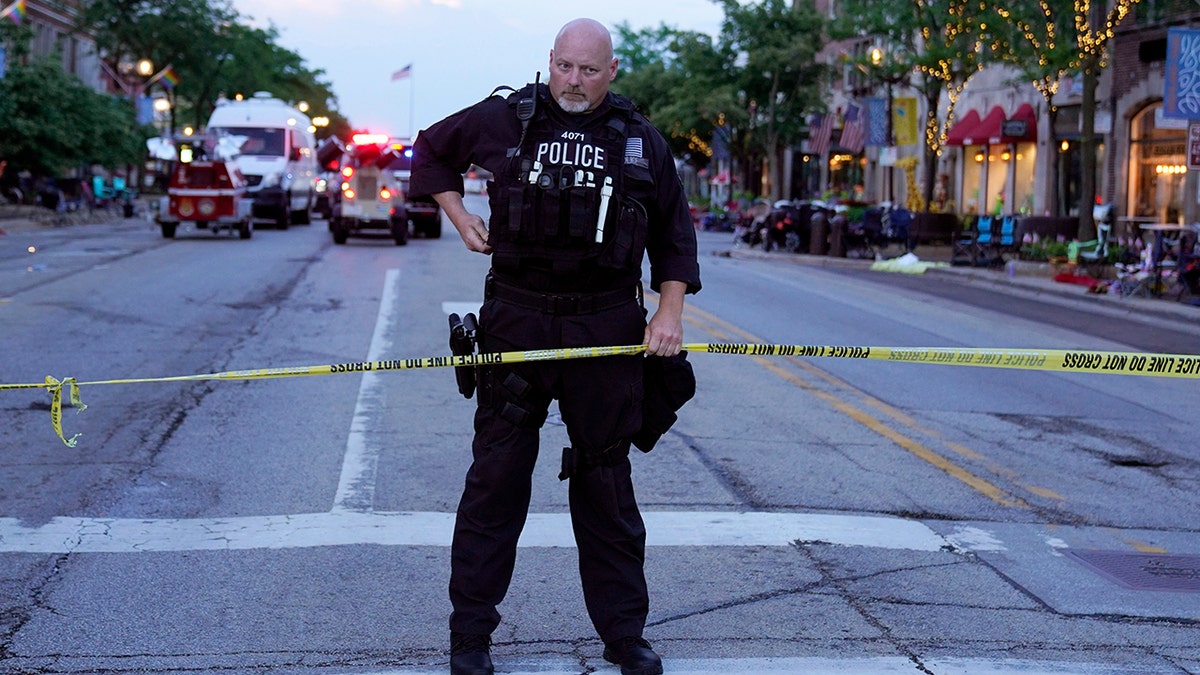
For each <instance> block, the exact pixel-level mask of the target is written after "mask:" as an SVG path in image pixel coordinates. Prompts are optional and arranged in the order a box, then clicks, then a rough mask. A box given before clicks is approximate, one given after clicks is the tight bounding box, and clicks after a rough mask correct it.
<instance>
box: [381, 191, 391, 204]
mask: <svg viewBox="0 0 1200 675" xmlns="http://www.w3.org/2000/svg"><path fill="white" fill-rule="evenodd" d="M379 198H380V199H382V200H384V201H387V200H389V199H391V198H392V191H391V190H389V189H387V188H380V189H379Z"/></svg>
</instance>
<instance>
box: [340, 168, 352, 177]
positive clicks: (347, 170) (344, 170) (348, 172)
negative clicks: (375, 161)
mask: <svg viewBox="0 0 1200 675" xmlns="http://www.w3.org/2000/svg"><path fill="white" fill-rule="evenodd" d="M342 175H343V176H345V177H346V178H350V177H351V176H353V175H354V167H352V166H344V167H342Z"/></svg>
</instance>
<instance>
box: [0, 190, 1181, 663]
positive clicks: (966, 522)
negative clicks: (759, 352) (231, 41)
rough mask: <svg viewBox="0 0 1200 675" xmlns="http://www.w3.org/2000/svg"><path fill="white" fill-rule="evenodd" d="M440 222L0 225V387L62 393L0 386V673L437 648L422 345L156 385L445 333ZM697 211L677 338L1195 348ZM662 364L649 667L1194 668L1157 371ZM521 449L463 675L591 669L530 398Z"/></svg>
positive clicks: (461, 405)
mask: <svg viewBox="0 0 1200 675" xmlns="http://www.w3.org/2000/svg"><path fill="white" fill-rule="evenodd" d="M472 199H473V200H478V199H479V198H477V197H472ZM475 203H476V204H477V205H478V204H479V202H475ZM446 232H447V234H448V235H449V236H447V237H446V238H444V239H440V240H422V239H414V240H412V241H411V242H410V243H409V245H408V246H405V247H396V246H394V245H393V243H392V242H391V241H390V240H387V239H380V240H359V239H354V240H351V242H350V243H349V244H348V245H346V246H335V245H333V244H332V242H331V241H330V238H329V235H328V233H327V232H325V229H324V224H323V223H321V222H317V223H315V224H314V225H313V226H311V227H293V228H291V229H290V230H288V231H284V232H281V231H273V230H268V229H259V230H256V232H255V235H254V238H253V239H251V240H247V241H240V240H238V239H236V238H224V237H222V238H213V237H211V236H210V235H208V234H207V233H199V234H198V235H196V236H188V235H186V234H181V236H180V238H179V239H177V240H174V241H167V240H163V239H161V237H160V236H159V235H158V234H157V230H155V229H154V228H152V227H151V226H150V225H149V224H147V223H143V222H137V221H124V222H119V223H113V224H110V225H104V226H95V227H88V228H71V227H68V228H54V229H50V230H35V231H29V232H19V233H12V234H9V235H6V236H5V237H4V238H0V327H2V328H0V355H3V356H2V357H0V383H39V382H42V381H43V380H44V378H45V377H46V376H47V375H53V376H54V377H56V378H64V377H76V378H78V380H79V381H80V382H84V385H83V386H82V388H81V396H82V398H83V401H84V402H85V403H86V404H88V406H89V407H88V409H87V410H86V411H83V412H81V413H78V414H77V413H76V412H74V411H73V410H71V409H70V408H68V409H67V411H66V413H65V415H64V419H63V425H64V431H65V432H66V434H67V435H68V436H70V435H72V434H75V433H79V434H81V436H80V437H79V439H78V444H77V445H76V446H75V447H74V448H69V447H67V446H65V445H64V444H63V443H62V442H61V441H59V439H58V438H57V437H56V436H55V434H54V431H53V428H52V425H51V420H50V415H49V405H48V397H47V395H46V392H44V391H42V390H37V389H30V390H0V420H2V421H0V449H2V450H0V578H3V579H4V583H3V584H0V670H2V671H4V672H14V673H96V672H110V673H126V672H142V673H183V672H196V671H205V670H212V671H222V672H236V673H243V672H244V673H259V672H270V673H297V674H326V673H427V672H445V671H446V665H445V664H446V659H447V655H446V649H447V637H448V636H447V630H446V617H447V614H448V612H449V607H448V601H447V599H446V594H445V586H446V581H447V575H448V548H447V545H448V541H449V527H450V523H451V519H452V514H453V511H454V509H455V506H456V503H457V498H458V493H459V490H460V488H461V485H462V476H463V473H464V471H465V469H466V466H467V462H468V461H469V443H470V430H471V412H472V402H468V401H465V400H463V399H462V398H461V397H460V396H459V395H458V394H457V392H456V391H455V390H454V386H453V376H452V374H451V373H450V372H449V371H446V370H418V371H402V372H380V371H373V372H365V373H363V372H354V373H346V374H338V375H323V376H310V377H287V378H270V379H265V378H264V379H251V380H246V381H218V380H183V381H176V380H171V381H164V380H161V379H160V378H167V377H171V376H185V375H196V374H205V373H217V372H225V371H232V370H238V371H240V370H250V369H265V368H280V367H300V366H309V365H321V364H341V363H355V362H361V361H373V360H380V359H406V358H419V357H425V356H431V355H442V354H445V353H446V351H447V350H446V335H445V333H444V331H445V325H446V324H445V316H446V314H447V312H449V311H459V312H462V311H466V310H469V309H470V308H472V307H473V306H477V305H478V303H479V299H480V295H481V279H482V276H483V273H484V271H485V270H486V264H487V261H486V259H485V258H484V257H482V256H478V255H475V254H470V253H468V252H466V251H465V250H464V249H463V247H462V245H461V242H458V241H457V239H456V238H454V237H453V230H452V229H450V228H446ZM700 238H701V247H702V254H703V255H702V274H703V276H704V283H705V288H704V290H703V291H702V292H701V293H700V294H699V295H697V296H695V297H694V298H690V299H689V305H688V309H687V312H686V315H685V319H686V328H685V330H686V335H685V340H686V341H688V342H706V343H707V342H768V343H783V344H826V345H891V346H938V347H989V348H991V347H994V348H1016V347H1026V348H1038V349H1043V348H1055V349H1061V348H1070V349H1080V350H1118V351H1126V350H1145V351H1159V350H1162V351H1169V352H1172V353H1198V351H1200V350H1196V349H1194V348H1193V349H1188V347H1189V346H1191V345H1194V344H1195V334H1194V333H1191V332H1190V330H1189V329H1188V328H1187V325H1186V324H1183V325H1181V326H1179V327H1164V326H1163V324H1161V322H1160V323H1159V324H1156V325H1154V326H1150V327H1146V326H1144V325H1143V326H1142V327H1140V328H1135V327H1132V326H1112V325H1108V326H1106V325H1105V324H1106V323H1109V324H1111V321H1112V316H1111V315H1109V314H1105V313H1100V312H1089V310H1088V307H1089V306H1088V305H1087V304H1086V303H1081V306H1079V307H1067V306H1065V305H1064V304H1063V303H1062V302H1059V301H1057V300H1056V301H1053V302H1051V301H1050V299H1049V298H1039V297H1037V296H1036V295H1029V294H1026V295H1025V296H1024V297H1022V296H1019V295H1009V294H996V293H994V292H992V293H989V292H983V293H981V292H980V287H979V286H978V285H977V284H973V283H971V282H970V281H969V280H964V279H958V280H956V279H954V278H937V279H935V278H933V277H932V276H931V275H925V276H923V277H911V278H910V277H907V276H901V275H883V274H879V273H870V272H867V271H865V270H861V269H851V268H843V267H838V268H827V267H818V266H813V265H806V264H797V262H796V261H795V260H788V259H786V258H783V257H772V258H768V259H764V260H758V259H742V258H736V257H725V256H721V255H713V253H714V252H723V251H725V250H726V249H727V248H728V236H726V235H723V234H716V233H700ZM31 247H32V251H31ZM650 300H651V309H653V296H651V298H650ZM1089 319H1090V320H1089ZM1131 323H1137V322H1131ZM690 358H691V360H692V361H693V363H694V365H695V367H696V369H697V377H698V381H699V382H698V389H699V391H698V395H697V397H696V398H695V399H694V400H693V401H692V402H690V403H689V404H688V405H687V407H685V408H684V410H683V411H682V412H681V419H680V422H679V424H678V425H677V426H676V427H675V428H674V429H673V430H672V431H671V432H670V433H669V434H668V435H667V436H666V437H664V439H663V440H662V441H661V442H660V445H659V447H658V448H656V449H655V450H654V452H652V453H649V454H646V455H642V454H640V453H637V456H635V457H634V458H633V460H634V468H635V480H636V483H637V486H638V492H639V500H640V502H641V504H642V506H643V511H644V513H645V517H646V520H647V525H648V529H649V532H650V541H649V544H650V550H649V555H648V562H647V574H648V577H649V580H650V584H651V601H652V608H651V616H650V625H649V626H648V628H647V631H646V635H647V637H648V638H649V639H650V640H651V641H652V642H653V643H654V645H655V647H656V648H657V649H658V651H659V652H660V653H662V654H663V656H664V659H665V660H666V666H667V672H669V673H736V672H753V673H861V672H871V673H939V674H940V673H1035V672H1036V673H1188V672H1191V673H1196V672H1200V648H1198V647H1197V644H1200V626H1198V622H1200V603H1197V602H1196V600H1197V598H1198V597H1200V596H1198V595H1197V591H1198V590H1200V589H1198V588H1197V583H1196V579H1197V577H1198V576H1200V574H1198V573H1197V570H1198V569H1200V536H1198V531H1197V526H1196V523H1197V522H1200V519H1198V518H1197V516H1198V515H1200V513H1198V511H1200V507H1198V506H1197V501H1196V499H1195V494H1196V493H1197V488H1200V461H1198V457H1197V452H1196V449H1195V443H1194V442H1193V440H1192V439H1193V438H1194V431H1195V419H1196V418H1195V413H1196V411H1195V401H1196V400H1197V399H1196V396H1195V384H1194V382H1195V380H1188V379H1168V378H1154V377H1132V376H1116V375H1101V374H1092V373H1061V372H1041V371H1012V370H1003V369H990V368H975V367H955V366H947V365H929V364H909V363H886V362H877V361H863V360H854V359H823V358H821V359H801V358H784V357H761V356H733V355H718V354H693V355H691V357H690ZM134 378H145V379H150V380H154V381H152V382H129V381H128V380H130V379H134ZM98 381H99V382H108V381H115V382H112V383H106V384H98V383H93V382H98ZM543 440H544V443H543V450H544V453H543V454H544V456H543V457H542V459H541V461H540V463H539V466H538V469H537V472H536V475H535V478H534V480H535V489H534V501H533V504H532V505H531V517H530V520H529V523H528V525H527V527H526V532H525V535H524V536H523V539H522V544H521V550H520V553H519V556H518V568H517V572H516V578H515V579H514V582H513V587H512V590H511V592H510V594H509V596H508V598H507V599H506V600H505V602H504V604H503V605H502V607H501V611H502V613H503V614H504V617H505V618H504V622H503V623H502V625H501V627H500V629H499V630H498V631H497V633H496V635H495V636H494V639H495V641H496V646H495V647H494V649H493V653H494V656H495V659H496V662H497V666H498V672H502V673H534V672H538V673H547V672H556V673H591V672H598V673H615V672H616V669H615V668H613V667H612V666H611V665H609V664H606V663H604V662H603V661H602V660H601V659H600V650H601V648H600V645H599V643H598V641H597V640H596V638H595V636H594V633H593V632H592V629H591V627H590V625H589V624H588V621H587V619H586V614H585V613H584V611H583V605H582V597H581V595H580V593H579V589H578V580H577V577H576V573H575V556H576V552H575V550H574V548H573V543H572V541H571V537H570V528H569V525H568V524H567V522H566V516H565V515H564V514H565V512H566V493H565V486H564V485H563V484H561V483H560V482H559V481H558V480H557V478H556V474H557V472H558V466H557V464H558V462H557V456H558V449H559V448H561V447H562V446H563V445H565V444H566V434H565V430H564V429H563V428H562V426H561V423H560V422H559V421H558V419H557V417H556V416H555V415H552V416H551V419H550V420H549V421H548V422H547V425H546V428H545V429H544V432H543ZM1155 584H1157V586H1155ZM1148 586H1149V587H1152V588H1155V589H1154V590H1146V587H1148Z"/></svg>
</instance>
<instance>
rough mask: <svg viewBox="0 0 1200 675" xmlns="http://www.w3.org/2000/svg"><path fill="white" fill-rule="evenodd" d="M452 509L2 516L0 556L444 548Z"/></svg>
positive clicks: (843, 535) (909, 531)
mask: <svg viewBox="0 0 1200 675" xmlns="http://www.w3.org/2000/svg"><path fill="white" fill-rule="evenodd" d="M642 515H643V518H644V519H645V521H646V529H647V532H648V534H647V541H646V543H647V545H649V546H791V545H793V544H794V543H796V542H824V543H828V544H834V545H841V546H868V547H876V548H887V549H901V550H913V551H937V550H940V549H942V548H943V547H945V546H947V545H948V544H947V541H946V540H945V539H943V538H942V537H941V536H940V535H938V534H937V533H935V532H934V531H933V530H931V529H930V528H928V527H926V526H925V525H923V524H922V523H919V522H916V521H913V520H904V519H901V518H891V517H881V516H853V515H829V514H789V513H759V512H752V513H735V512H715V511H650V512H647V513H644V514H642ZM453 528H454V514H453V513H439V512H421V511H417V512H373V513H362V512H357V511H350V510H337V511H333V512H330V513H302V514H294V515H275V516H244V517H236V518H191V519H141V518H74V517H67V516H62V517H58V518H54V519H53V520H51V521H50V522H48V523H46V524H44V525H39V526H36V527H28V526H25V525H22V524H21V521H19V520H18V519H16V518H0V553H148V552H163V551H221V550H247V549H295V548H312V547H318V546H356V545H364V544H375V545H381V546H439V547H442V546H449V545H450V538H451V533H452V531H453ZM519 545H520V546H522V547H527V548H545V547H560V548H571V547H574V546H575V541H574V538H573V535H572V534H571V523H570V516H569V515H568V514H565V513H533V514H530V516H529V520H528V522H527V523H526V526H525V530H524V533H523V534H522V535H521V541H520V544H519Z"/></svg>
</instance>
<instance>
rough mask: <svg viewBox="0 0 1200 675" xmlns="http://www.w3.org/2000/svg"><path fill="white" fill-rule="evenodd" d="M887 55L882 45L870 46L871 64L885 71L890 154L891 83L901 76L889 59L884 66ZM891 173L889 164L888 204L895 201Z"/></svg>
mask: <svg viewBox="0 0 1200 675" xmlns="http://www.w3.org/2000/svg"><path fill="white" fill-rule="evenodd" d="M887 56H888V54H887V52H885V51H884V50H883V47H881V46H879V45H875V46H874V47H872V48H871V65H872V66H874V67H875V69H876V70H877V71H883V72H884V73H885V75H884V77H883V83H884V87H885V90H886V93H885V94H884V95H885V96H886V97H887V112H886V113H885V115H886V117H887V119H886V120H885V122H884V129H885V131H884V137H885V138H886V142H887V148H888V153H889V154H892V153H895V150H894V149H893V148H894V147H895V130H894V129H893V128H892V85H893V84H895V83H896V82H899V81H900V79H901V78H900V77H897V76H896V75H895V74H894V73H892V72H891V68H890V66H891V65H892V64H891V62H890V60H889V62H888V64H887V65H886V66H885V64H884V59H885V58H886V57H887ZM892 161H893V162H894V161H895V157H894V156H893V157H892ZM892 173H893V167H891V166H889V167H888V170H887V174H886V176H887V199H888V203H889V204H894V203H895V201H896V195H895V189H894V187H893V185H894V181H893V175H892Z"/></svg>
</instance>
